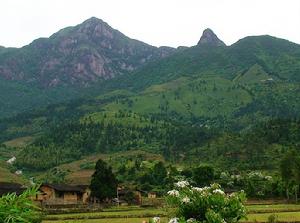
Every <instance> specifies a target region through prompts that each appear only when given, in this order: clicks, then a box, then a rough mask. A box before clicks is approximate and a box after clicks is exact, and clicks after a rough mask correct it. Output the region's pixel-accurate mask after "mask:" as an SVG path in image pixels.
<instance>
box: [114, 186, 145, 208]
mask: <svg viewBox="0 0 300 223" xmlns="http://www.w3.org/2000/svg"><path fill="white" fill-rule="evenodd" d="M118 202H119V203H121V204H135V205H141V204H142V194H141V192H140V191H137V190H130V189H125V188H124V187H123V188H121V187H118Z"/></svg>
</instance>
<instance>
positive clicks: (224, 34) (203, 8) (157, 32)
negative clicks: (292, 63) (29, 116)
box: [0, 0, 300, 47]
mask: <svg viewBox="0 0 300 223" xmlns="http://www.w3.org/2000/svg"><path fill="white" fill-rule="evenodd" d="M92 16H96V17H98V18H101V19H103V20H104V21H106V22H107V23H108V24H110V25H111V26H112V27H114V28H116V29H119V30H120V31H121V32H123V33H124V34H126V35H127V36H129V37H131V38H135V39H139V40H141V41H144V42H147V43H149V44H152V45H156V46H160V45H169V46H175V47H176V46H179V45H187V46H191V45H194V44H196V43H197V41H198V40H199V38H200V36H201V33H202V31H203V30H204V29H205V28H207V27H210V28H212V29H213V30H214V31H215V33H216V34H217V35H218V36H219V37H220V38H221V39H222V40H223V41H224V42H226V43H227V44H232V43H234V42H235V41H237V40H238V39H240V38H243V37H245V36H248V35H262V34H270V35H273V36H277V37H281V38H285V39H289V40H291V41H293V42H297V43H300V32H299V27H300V1H299V0H209V1H208V0H205V1H204V0H126V1H125V0H85V1H83V0H41V1H37V0H1V2H0V27H1V35H0V45H4V46H23V45H25V44H28V43H30V42H31V41H32V40H34V39H36V38H39V37H48V36H50V35H51V34H52V33H54V32H56V31H58V30H59V29H61V28H64V27H66V26H70V25H76V24H78V23H81V22H82V21H84V20H85V19H88V18H89V17H92Z"/></svg>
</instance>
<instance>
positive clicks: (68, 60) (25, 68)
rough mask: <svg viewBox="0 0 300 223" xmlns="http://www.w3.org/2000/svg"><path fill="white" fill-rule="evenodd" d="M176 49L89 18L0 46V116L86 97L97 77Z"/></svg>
mask: <svg viewBox="0 0 300 223" xmlns="http://www.w3.org/2000/svg"><path fill="white" fill-rule="evenodd" d="M175 51H176V49H173V48H171V47H159V48H157V47H154V46H150V45H148V44H146V43H143V42H141V41H138V40H134V39H130V38H129V37H127V36H125V35H124V34H122V33H121V32H119V31H118V30H115V29H113V28H112V27H110V26H109V25H108V24H107V23H105V22H104V21H102V20H100V19H97V18H94V17H93V18H90V19H88V20H86V21H84V22H83V23H82V24H79V25H77V26H74V27H67V28H65V29H62V30H60V31H58V32H57V33H55V34H53V35H52V36H50V37H49V38H40V39H37V40H35V41H33V42H32V43H31V44H29V45H27V46H24V47H22V48H4V47H0V86H1V88H0V95H1V96H0V103H1V105H2V106H1V107H0V117H1V116H10V115H13V114H16V113H19V112H22V111H25V110H28V109H32V108H35V107H38V106H45V105H48V104H51V103H59V102H62V101H66V100H70V99H74V98H78V97H88V96H90V95H93V94H92V93H91V91H93V92H97V91H98V90H97V89H99V88H100V89H101V82H103V81H105V80H108V79H112V78H114V77H117V76H119V75H123V74H126V73H130V72H132V71H134V70H136V69H138V68H140V67H141V66H143V65H144V64H146V63H148V62H150V61H154V60H157V59H161V58H164V57H167V56H168V55H170V54H172V53H174V52H175ZM95 85H97V86H95ZM99 85H100V86H99ZM7 98H10V100H7Z"/></svg>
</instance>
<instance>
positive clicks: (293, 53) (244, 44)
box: [107, 36, 300, 90]
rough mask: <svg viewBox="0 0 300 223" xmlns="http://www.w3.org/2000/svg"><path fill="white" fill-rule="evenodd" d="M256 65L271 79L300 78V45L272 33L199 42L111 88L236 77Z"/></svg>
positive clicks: (110, 85) (140, 87) (126, 77)
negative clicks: (182, 79)
mask: <svg viewBox="0 0 300 223" xmlns="http://www.w3.org/2000/svg"><path fill="white" fill-rule="evenodd" d="M254 65H258V66H260V67H261V71H264V72H265V73H267V74H268V75H269V76H270V78H273V79H276V80H281V81H288V82H299V81H300V75H299V74H300V45H298V44H295V43H292V42H289V41H287V40H283V39H279V38H276V37H272V36H249V37H245V38H243V39H241V40H239V41H238V42H236V43H234V44H233V45H231V46H219V47H211V46H210V45H207V44H200V45H196V46H193V47H190V48H187V49H184V50H180V51H177V52H175V53H174V54H172V55H170V56H169V57H166V58H163V59H160V60H158V61H154V62H149V63H148V64H146V65H145V66H143V67H142V68H140V69H138V70H137V71H134V72H133V73H132V74H130V75H124V76H122V77H120V80H116V81H112V82H108V83H107V84H109V86H108V88H114V87H118V88H120V87H123V88H131V89H134V90H139V89H145V88H147V87H149V86H151V85H153V84H161V83H164V82H167V81H170V80H174V79H176V78H179V77H182V76H187V77H193V76H196V77H200V76H205V75H217V76H219V77H222V78H225V79H229V80H233V79H234V78H236V77H237V76H239V75H241V74H243V73H245V72H247V71H248V70H249V69H251V67H253V66H254Z"/></svg>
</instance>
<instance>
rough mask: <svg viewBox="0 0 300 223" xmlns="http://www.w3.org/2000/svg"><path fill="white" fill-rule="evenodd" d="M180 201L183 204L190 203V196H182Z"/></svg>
mask: <svg viewBox="0 0 300 223" xmlns="http://www.w3.org/2000/svg"><path fill="white" fill-rule="evenodd" d="M181 201H182V203H184V204H188V203H190V202H191V200H190V198H188V197H184V198H182V200H181Z"/></svg>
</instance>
